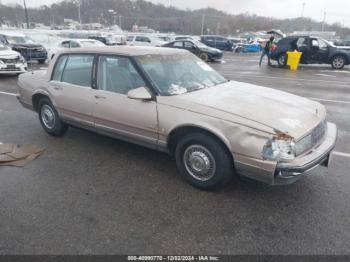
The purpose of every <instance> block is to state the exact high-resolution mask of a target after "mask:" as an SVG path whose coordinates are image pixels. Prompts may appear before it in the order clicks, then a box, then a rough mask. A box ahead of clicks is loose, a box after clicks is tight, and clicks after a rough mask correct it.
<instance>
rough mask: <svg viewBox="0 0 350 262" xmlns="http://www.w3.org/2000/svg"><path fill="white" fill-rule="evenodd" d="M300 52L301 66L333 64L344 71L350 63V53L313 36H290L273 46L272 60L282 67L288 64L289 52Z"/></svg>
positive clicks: (335, 67)
mask: <svg viewBox="0 0 350 262" xmlns="http://www.w3.org/2000/svg"><path fill="white" fill-rule="evenodd" d="M294 50H297V51H300V52H302V53H303V54H302V57H301V60H300V63H301V64H331V65H332V67H333V68H334V69H342V68H343V67H344V66H345V65H348V64H349V62H350V51H349V50H347V49H345V48H338V47H336V46H334V45H333V44H330V43H329V42H327V41H326V40H324V39H322V38H319V37H311V36H288V37H286V38H283V39H281V40H280V41H279V42H277V43H276V44H275V45H274V46H273V51H272V52H271V59H273V60H276V61H277V62H278V64H279V65H280V66H285V65H286V64H287V52H288V51H294Z"/></svg>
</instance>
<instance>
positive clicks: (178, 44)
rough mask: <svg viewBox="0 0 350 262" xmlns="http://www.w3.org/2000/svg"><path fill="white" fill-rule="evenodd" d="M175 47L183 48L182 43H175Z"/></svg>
mask: <svg viewBox="0 0 350 262" xmlns="http://www.w3.org/2000/svg"><path fill="white" fill-rule="evenodd" d="M173 46H175V47H182V42H174V44H173Z"/></svg>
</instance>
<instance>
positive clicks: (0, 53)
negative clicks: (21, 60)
mask: <svg viewBox="0 0 350 262" xmlns="http://www.w3.org/2000/svg"><path fill="white" fill-rule="evenodd" d="M19 55H20V54H19V53H18V52H16V51H13V50H11V49H8V50H0V58H5V59H15V58H17V57H19Z"/></svg>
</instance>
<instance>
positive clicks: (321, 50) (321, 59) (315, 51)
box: [309, 38, 329, 64]
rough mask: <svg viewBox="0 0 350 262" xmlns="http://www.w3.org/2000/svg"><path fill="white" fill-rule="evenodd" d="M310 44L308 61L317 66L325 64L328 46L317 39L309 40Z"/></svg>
mask: <svg viewBox="0 0 350 262" xmlns="http://www.w3.org/2000/svg"><path fill="white" fill-rule="evenodd" d="M310 44H311V47H310V56H309V59H310V61H311V62H312V63H317V64H321V63H327V60H328V52H329V48H328V44H327V43H326V42H325V41H323V40H322V39H318V38H311V39H310Z"/></svg>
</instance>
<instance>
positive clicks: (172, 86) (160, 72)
mask: <svg viewBox="0 0 350 262" xmlns="http://www.w3.org/2000/svg"><path fill="white" fill-rule="evenodd" d="M138 60H139V63H140V64H141V66H142V67H143V69H144V70H145V72H146V73H147V75H148V76H149V78H150V79H151V80H152V82H153V83H154V85H155V86H156V87H157V89H158V90H159V92H160V94H161V95H164V96H171V95H177V94H183V93H187V92H192V91H196V90H199V89H202V88H208V87H212V86H215V85H218V84H221V83H224V82H227V80H226V79H225V78H224V77H223V76H221V75H220V74H219V73H217V72H216V71H215V70H214V69H212V68H211V67H210V66H209V65H208V64H206V63H205V62H203V61H202V60H200V59H198V58H197V57H196V56H194V55H192V54H191V53H178V54H169V55H145V56H140V57H138Z"/></svg>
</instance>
